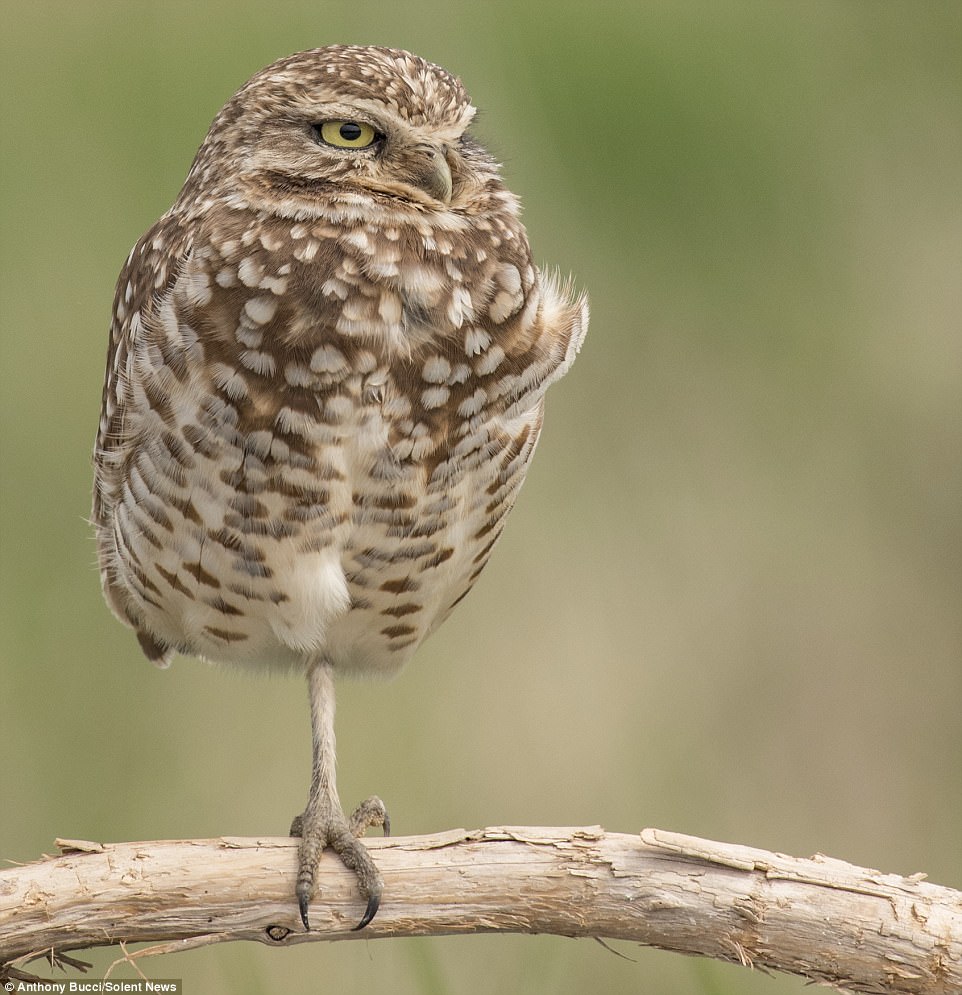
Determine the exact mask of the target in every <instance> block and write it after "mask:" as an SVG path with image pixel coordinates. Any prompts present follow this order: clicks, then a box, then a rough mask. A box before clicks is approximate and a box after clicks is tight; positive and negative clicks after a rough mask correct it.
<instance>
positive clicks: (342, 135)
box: [318, 121, 378, 149]
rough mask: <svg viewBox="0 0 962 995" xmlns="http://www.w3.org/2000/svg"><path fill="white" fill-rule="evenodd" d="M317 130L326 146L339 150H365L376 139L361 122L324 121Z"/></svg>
mask: <svg viewBox="0 0 962 995" xmlns="http://www.w3.org/2000/svg"><path fill="white" fill-rule="evenodd" d="M318 130H319V131H320V133H321V138H323V139H324V141H325V142H327V144H328V145H334V146H336V147H337V148H339V149H366V148H368V147H369V146H371V145H373V144H374V142H375V140H376V139H377V137H378V135H377V132H376V131H375V130H374V129H373V128H372V127H371V126H370V125H369V124H364V123H363V122H361V121H325V122H324V123H323V124H322V125H321V126H320V128H319V129H318Z"/></svg>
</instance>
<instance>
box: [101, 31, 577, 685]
mask: <svg viewBox="0 0 962 995" xmlns="http://www.w3.org/2000/svg"><path fill="white" fill-rule="evenodd" d="M473 114H474V109H473V107H472V106H471V104H470V101H469V100H468V97H467V95H466V94H465V93H464V90H463V87H462V86H461V84H460V82H459V81H458V80H457V79H456V78H455V77H453V76H451V75H450V74H448V73H447V72H445V71H444V70H442V69H440V68H439V67H437V66H433V65H431V64H430V63H427V62H425V61H424V60H421V59H419V58H417V57H416V56H412V55H410V54H409V53H406V52H400V51H397V50H391V49H380V48H358V47H350V46H332V47H329V48H324V49H316V50H313V51H310V52H304V53H299V54H298V55H295V56H291V57H289V58H287V59H283V60H281V61H280V62H278V63H275V64H274V65H273V66H270V67H268V68H267V69H265V70H263V71H262V72H261V73H258V74H257V75H256V76H255V77H253V78H252V79H251V80H250V81H249V82H248V83H247V84H245V86H244V87H242V88H241V90H240V91H238V93H237V94H236V95H235V96H234V97H233V98H232V99H231V100H230V101H229V102H228V103H227V105H226V106H225V107H224V109H223V110H222V111H221V112H220V114H219V115H218V116H217V118H215V120H214V123H213V124H212V126H211V129H210V132H209V133H208V136H207V138H206V139H205V142H204V144H203V145H202V146H201V149H200V150H199V152H198V154H197V157H196V159H195V162H194V165H193V167H192V169H191V171H190V174H189V175H188V178H187V181H186V182H185V185H184V188H183V190H182V191H181V194H180V196H179V197H178V199H177V201H176V202H175V204H174V205H173V207H172V208H171V209H170V211H168V212H167V214H165V215H164V217H162V218H161V219H160V220H159V221H158V222H157V223H156V224H155V225H154V226H153V227H152V228H151V229H150V230H149V231H148V232H147V233H146V234H145V235H144V236H143V237H142V238H141V239H140V241H139V242H138V243H137V244H136V245H135V246H134V248H133V250H132V252H131V253H130V256H129V258H128V259H127V262H126V264H125V266H124V268H123V270H122V272H121V274H120V278H119V281H118V284H117V292H116V297H115V302H114V312H113V323H112V328H111V335H110V346H109V351H108V357H107V371H106V379H105V386H104V394H103V410H102V416H101V422H100V431H99V434H98V438H97V443H96V449H95V454H94V463H95V488H94V505H93V520H94V524H95V528H96V534H97V541H98V549H99V559H100V567H101V575H102V580H103V586H104V591H105V594H106V597H107V600H108V603H109V604H110V606H111V608H112V609H113V611H114V612H115V613H116V614H117V616H118V617H119V618H121V620H123V621H124V622H125V623H127V624H128V625H130V626H131V627H133V629H134V630H135V631H136V633H137V635H138V638H139V639H140V643H141V646H142V648H143V649H144V652H145V653H146V654H147V656H148V657H149V658H151V659H153V660H154V661H155V662H157V663H159V664H165V663H166V662H169V660H170V657H171V656H172V655H173V654H174V653H175V652H179V653H185V654H193V655H197V656H201V657H204V658H206V659H209V660H213V661H221V662H226V663H231V664H242V665H249V666H252V667H275V668H288V669H290V668H295V669H304V668H305V667H307V666H308V665H309V664H310V663H311V662H312V661H314V660H317V659H319V658H324V659H326V660H328V661H330V663H331V664H332V666H333V667H334V668H335V670H338V671H348V672H350V671H354V672H366V673H379V674H385V675H388V674H391V673H394V672H395V671H396V670H397V669H398V668H400V667H401V666H402V665H403V664H404V663H405V662H406V660H407V659H408V658H409V657H410V656H411V654H412V653H413V652H414V650H415V649H416V648H417V646H418V645H419V644H420V643H421V642H422V640H424V638H425V637H426V636H427V635H428V634H429V633H430V632H431V631H432V630H433V629H435V628H436V627H437V626H438V625H439V624H440V622H442V621H443V620H444V619H445V618H446V617H447V616H448V614H449V613H450V612H451V610H452V608H453V607H454V606H455V605H456V604H457V603H458V602H459V601H460V600H461V599H462V598H463V597H464V596H465V595H466V594H467V593H468V591H469V590H470V589H471V586H472V585H473V584H474V582H475V580H476V578H477V577H478V575H479V573H480V572H481V570H482V569H483V567H484V565H485V563H486V562H487V560H488V557H489V555H490V553H491V550H492V547H493V546H494V544H495V543H496V542H497V540H498V537H499V536H500V534H501V531H502V528H503V527H504V522H505V516H506V515H507V513H508V512H509V511H510V509H511V507H512V505H513V504H514V502H515V499H516V497H517V494H518V490H519V488H520V486H521V484H522V481H523V480H524V476H525V472H526V470H527V468H528V465H529V462H530V459H531V456H532V454H533V452H534V448H535V445H536V443H537V440H538V435H539V433H540V430H541V424H542V412H543V400H544V393H545V391H546V389H547V388H548V386H549V385H550V384H551V383H553V382H554V381H555V380H557V379H558V378H559V377H561V376H562V375H563V374H564V373H565V372H566V371H567V369H568V367H569V366H570V364H571V363H572V361H573V360H574V357H575V354H576V352H577V351H578V348H579V347H580V345H581V342H582V339H583V337H584V334H585V331H586V328H587V319H588V311H587V303H586V300H585V299H584V298H583V297H579V296H577V295H575V294H573V293H572V292H571V290H570V288H568V287H566V286H562V285H561V284H560V283H559V281H557V280H556V279H554V278H551V277H546V276H545V275H544V274H542V273H541V272H539V270H538V269H537V267H536V266H535V265H534V264H533V262H532V258H531V251H530V248H529V245H528V240H527V236H526V234H525V230H524V227H523V226H522V224H521V221H520V219H519V205H518V201H517V199H516V198H515V196H514V195H513V194H511V193H510V192H509V191H508V190H507V189H506V188H505V187H504V185H503V183H502V180H501V178H500V175H499V170H498V167H497V164H496V163H495V162H494V161H493V160H492V159H491V157H490V156H489V155H488V154H487V152H485V151H484V150H483V149H482V148H481V147H480V146H479V145H478V144H477V143H476V142H475V141H474V140H473V139H472V138H471V137H470V134H469V133H468V131H467V128H468V126H469V124H470V122H471V118H472V117H473ZM330 119H335V120H342V119H345V120H351V121H356V120H360V121H363V122H365V123H368V124H370V125H371V127H372V128H374V129H375V131H376V132H377V134H378V136H379V139H378V142H377V144H376V148H373V149H371V150H367V149H364V150H360V151H355V150H353V149H348V150H345V149H341V148H332V147H327V146H325V144H324V143H323V142H321V141H319V140H318V137H317V131H316V126H317V124H318V123H319V122H321V121H324V120H330Z"/></svg>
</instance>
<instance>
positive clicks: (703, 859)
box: [0, 826, 962, 995]
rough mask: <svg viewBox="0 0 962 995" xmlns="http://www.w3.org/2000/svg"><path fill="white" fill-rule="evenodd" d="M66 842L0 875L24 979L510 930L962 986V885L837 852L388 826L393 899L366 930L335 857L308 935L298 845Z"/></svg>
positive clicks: (845, 982)
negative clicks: (111, 954) (104, 949)
mask: <svg viewBox="0 0 962 995" xmlns="http://www.w3.org/2000/svg"><path fill="white" fill-rule="evenodd" d="M57 843H58V845H59V846H60V848H61V849H62V850H63V853H62V854H61V855H60V856H53V857H45V858H44V859H42V860H39V861H37V862H35V863H32V864H27V865H24V866H20V867H13V868H8V869H5V870H2V871H0V964H3V965H5V969H6V970H7V971H8V972H9V973H10V975H11V976H13V977H16V976H18V975H20V976H22V975H21V974H20V969H21V968H22V967H23V966H24V965H25V964H26V963H28V962H29V961H30V960H31V959H34V958H36V957H38V956H50V955H51V952H53V955H54V959H57V957H58V956H59V955H62V954H63V953H64V952H65V951H68V950H76V949H80V948H83V947H92V946H107V945H112V944H125V943H131V942H142V941H148V942H152V943H153V944H154V946H151V947H149V948H147V949H141V950H138V951H136V952H135V953H133V954H130V955H129V956H130V957H131V958H138V957H144V956H148V955H151V954H157V953H169V952H173V951H177V950H184V949H188V948H191V947H197V946H203V945H206V944H210V943H220V942H224V941H227V940H257V941H259V942H261V943H266V944H268V945H271V946H288V945H290V944H292V943H304V942H310V941H315V940H346V939H357V938H363V939H376V938H379V937H384V936H428V935H432V936H437V935H442V934H448V933H480V932H510V933H554V934H558V935H562V936H593V937H599V938H607V939H616V940H630V941H633V942H636V943H642V944H646V945H649V946H655V947H662V948H664V949H667V950H675V951H678V952H680V953H687V954H701V955H704V956H707V957H714V958H717V959H720V960H726V961H735V962H740V963H742V964H744V965H747V966H755V967H759V968H768V969H774V970H778V971H787V972H790V973H792V974H798V975H801V976H803V977H806V978H810V979H813V980H815V981H818V982H822V983H825V984H830V985H834V986H836V987H839V988H841V989H843V990H849V991H854V992H870V993H882V992H885V993H888V992H899V993H903V992H904V993H917V995H935V993H950V992H954V993H959V992H962V893H960V892H957V891H953V890H951V889H949V888H944V887H940V886H938V885H934V884H929V883H927V882H925V881H924V880H922V876H921V875H914V876H912V877H908V878H905V877H900V876H898V875H895V874H881V873H879V872H878V871H873V870H868V869H866V868H862V867H855V866H853V865H851V864H847V863H844V862H842V861H840V860H834V859H831V858H828V857H822V856H816V857H812V858H807V859H805V858H796V857H788V856H785V855H783V854H776V853H769V852H768V851H765V850H757V849H753V848H751V847H746V846H737V845H731V844H725V843H714V842H711V841H709V840H701V839H697V838H695V837H692V836H682V835H679V834H676V833H669V832H665V831H662V830H657V829H645V830H643V831H642V833H641V834H640V836H629V835H625V834H621V833H606V832H604V831H603V830H602V829H601V828H599V827H597V826H593V827H582V828H561V829H551V828H511V827H498V828H490V829H484V830H478V831H474V832H467V831H465V830H461V829H458V830H452V831H450V832H446V833H439V834H437V835H433V836H418V837H394V838H390V839H371V840H368V841H367V843H368V845H369V846H370V847H371V849H372V850H373V851H374V856H375V860H376V861H377V865H378V867H379V869H380V870H381V873H382V875H383V877H384V894H385V900H384V903H383V904H382V906H381V910H380V912H378V914H377V916H376V918H375V919H374V921H373V923H371V925H370V926H368V927H367V928H366V929H364V930H363V931H361V932H360V933H355V932H352V931H351V930H352V927H353V926H354V925H355V924H356V923H357V921H358V919H359V917H360V915H361V912H362V904H363V903H362V901H361V899H360V898H359V896H358V895H357V893H356V888H355V886H354V879H353V877H352V875H351V874H350V873H349V872H348V871H346V870H345V869H344V868H343V867H342V866H341V864H340V862H339V861H337V860H335V859H325V860H322V862H321V868H320V870H319V872H318V886H319V887H318V894H317V897H316V898H315V900H314V903H313V905H312V908H311V923H312V932H311V933H305V932H304V931H303V928H302V927H301V925H300V922H299V919H298V914H297V907H296V903H295V902H294V899H293V894H294V876H295V867H296V846H297V841H296V840H291V839H287V838H265V839H241V838H233V837H223V838H221V839H213V840H173V841H162V842H146V843H116V844H99V843H87V842H83V841H70V840H58V841H57ZM62 959H63V960H64V961H65V962H66V963H68V964H69V965H70V966H76V965H77V963H78V962H76V961H73V960H72V959H71V958H62ZM0 973H2V969H0Z"/></svg>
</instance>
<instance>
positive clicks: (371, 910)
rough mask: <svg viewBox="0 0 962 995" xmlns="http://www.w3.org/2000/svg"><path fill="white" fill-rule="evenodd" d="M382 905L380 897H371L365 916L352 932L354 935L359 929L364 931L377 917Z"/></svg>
mask: <svg viewBox="0 0 962 995" xmlns="http://www.w3.org/2000/svg"><path fill="white" fill-rule="evenodd" d="M380 904H381V899H380V896H379V895H371V897H370V898H369V899H368V900H367V908H366V909H365V910H364V916H363V918H362V919H361V921H360V922H359V923H358V924H357V925H356V926H355V927H354V929H353V930H351V932H352V933H356V932H357V931H358V930H359V929H364V927H365V926H366V925H367V924H368V923H369V922H370V921H371V920H372V919H373V918H374V917H375V916H376V915H377V910H378V906H380Z"/></svg>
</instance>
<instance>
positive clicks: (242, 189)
mask: <svg viewBox="0 0 962 995" xmlns="http://www.w3.org/2000/svg"><path fill="white" fill-rule="evenodd" d="M474 114H475V108H474V107H473V106H472V105H471V103H470V100H469V98H468V96H467V94H466V93H465V91H464V88H463V87H462V85H461V82H460V81H459V80H458V79H456V78H455V77H453V76H451V75H450V74H449V73H447V72H446V71H445V70H444V69H441V68H440V67H438V66H435V65H432V64H431V63H429V62H426V61H424V60H423V59H420V58H418V57H417V56H414V55H411V54H409V53H407V52H401V51H397V50H393V49H381V48H360V47H353V46H332V47H330V48H323V49H315V50H313V51H311V52H302V53H299V54H297V55H294V56H291V57H289V58H287V59H282V60H281V61H279V62H276V63H274V64H273V65H272V66H269V67H267V69H265V70H263V71H262V72H260V73H258V74H257V75H256V76H254V77H253V78H252V79H251V80H249V81H248V83H246V84H245V85H244V87H242V88H241V90H240V91H238V93H237V94H236V95H235V96H234V97H233V98H232V99H231V101H230V102H229V103H228V104H227V105H226V106H225V108H224V110H223V111H222V112H221V113H220V114H219V115H218V117H217V118H216V119H215V121H214V124H213V125H212V127H211V130H210V132H209V134H208V136H207V138H206V140H205V142H204V145H203V146H202V147H201V150H200V152H199V153H198V158H197V162H196V164H195V167H194V170H193V171H192V175H195V176H196V178H197V179H199V180H200V182H201V183H202V184H203V185H204V186H205V187H210V186H212V187H214V188H215V189H217V190H218V191H219V192H220V193H222V194H227V195H228V196H231V197H233V198H235V199H236V198H238V197H241V198H243V199H244V200H246V201H247V203H248V204H250V206H253V207H256V208H266V209H269V210H278V209H280V211H281V213H290V212H291V211H298V210H309V205H310V202H311V201H312V199H317V198H322V199H324V200H325V201H331V200H333V201H334V202H337V203H341V204H349V203H350V202H351V200H352V198H353V199H354V200H357V199H358V198H359V197H360V198H362V199H363V200H365V201H368V202H369V201H370V199H371V198H372V197H373V198H375V199H377V200H384V199H386V200H387V201H389V202H390V204H391V205H392V206H394V207H398V206H401V205H408V206H410V207H413V208H415V209H417V210H419V211H421V212H424V211H432V210H434V211H439V210H440V211H444V210H447V209H449V208H450V209H455V210H462V211H470V210H471V205H472V203H473V202H475V201H476V200H477V199H478V197H479V195H481V194H482V193H483V191H484V190H485V188H488V189H489V190H490V184H492V183H494V184H495V185H497V186H498V187H500V181H499V178H498V172H497V166H496V164H495V163H494V161H493V160H492V159H491V158H490V157H489V156H488V154H487V153H486V152H485V151H484V150H483V149H482V148H481V147H480V146H479V145H477V143H475V142H474V141H473V140H472V139H471V138H470V137H469V136H468V135H467V128H468V126H469V124H470V123H471V120H472V118H473V117H474ZM214 161H216V162H217V163H218V167H217V168H216V169H215V168H213V163H214ZM225 161H227V162H229V163H231V168H230V169H228V170H224V169H223V164H224V162H225Z"/></svg>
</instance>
